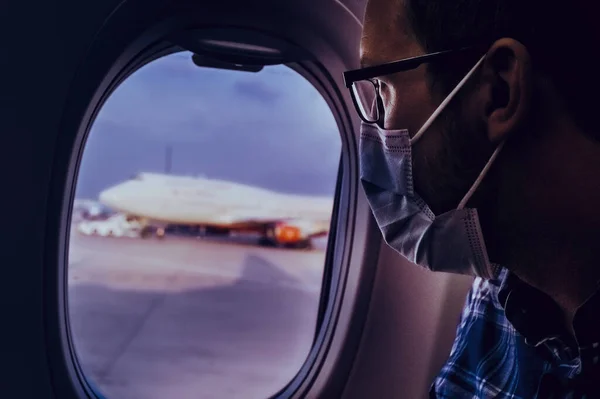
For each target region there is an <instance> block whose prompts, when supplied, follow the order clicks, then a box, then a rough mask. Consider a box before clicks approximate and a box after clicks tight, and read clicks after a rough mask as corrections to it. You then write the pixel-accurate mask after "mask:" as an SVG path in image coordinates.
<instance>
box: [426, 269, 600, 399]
mask: <svg viewBox="0 0 600 399" xmlns="http://www.w3.org/2000/svg"><path fill="white" fill-rule="evenodd" d="M599 311H600V291H597V292H596V294H594V295H593V296H592V297H591V298H590V299H589V300H588V301H586V303H585V304H584V305H582V306H581V307H580V308H579V309H578V310H577V312H576V314H575V318H574V321H573V328H574V331H575V335H576V341H575V340H573V339H572V338H568V337H569V336H570V335H569V334H567V333H566V330H565V328H564V326H563V324H562V322H561V316H560V311H559V309H558V306H557V305H556V304H555V303H554V302H553V301H552V300H551V299H550V298H549V297H548V296H546V295H545V294H543V293H542V292H540V291H538V290H536V289H535V288H533V287H531V286H529V285H527V284H525V283H524V282H522V281H521V280H519V279H518V278H517V277H516V276H515V275H514V274H512V273H510V272H508V271H507V270H503V271H502V273H501V274H500V276H499V278H498V279H497V280H488V281H485V280H482V279H479V278H478V279H475V281H474V283H473V287H472V288H471V291H470V292H469V295H468V297H467V302H466V304H465V308H464V310H463V313H462V317H461V321H460V324H459V326H458V330H457V336H456V340H455V341H454V345H453V347H452V351H451V353H450V358H449V359H448V361H447V363H446V365H445V366H444V367H443V368H442V370H441V372H440V374H439V375H438V376H437V378H436V379H435V381H434V382H433V385H432V386H431V390H430V393H429V395H430V398H440V399H442V398H443V399H446V398H448V399H457V398H458V399H460V398H478V399H479V398H480V399H483V398H498V399H508V398H511V399H534V398H537V399H550V398H553V399H554V398H555V399H558V398H560V399H571V398H573V399H575V398H585V399H591V398H600V367H599V366H598V359H599V357H600V348H599V344H598V341H600V323H598V322H597V320H598V319H599V317H598V316H599V314H598V312H599Z"/></svg>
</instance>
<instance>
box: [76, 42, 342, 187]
mask: <svg viewBox="0 0 600 399" xmlns="http://www.w3.org/2000/svg"><path fill="white" fill-rule="evenodd" d="M168 147H171V148H172V166H171V173H172V174H175V175H187V176H196V175H203V176H206V177H209V178H216V179H223V180H229V181H234V182H240V183H245V184H252V185H256V186H259V187H264V188H268V189H272V190H275V191H280V192H285V193H295V194H309V195H333V192H334V187H335V181H336V178H337V169H338V164H339V159H340V153H341V140H340V135H339V131H338V128H337V125H336V123H335V120H334V118H333V115H332V113H331V111H330V109H329V107H328V105H327V104H326V103H325V100H323V98H322V97H321V95H320V94H319V92H318V91H317V90H316V89H315V88H314V87H313V86H312V85H311V84H310V83H308V82H307V81H306V80H305V79H304V78H303V77H302V76H300V75H298V74H297V73H296V72H294V71H293V70H291V69H289V68H288V67H285V66H282V65H281V66H280V65H278V66H270V67H266V68H264V69H263V70H262V71H261V72H258V73H250V72H239V71H226V70H219V69H210V68H200V67H197V66H195V64H194V63H193V62H192V59H191V53H189V52H181V53H175V54H172V55H169V56H166V57H163V58H160V59H158V60H156V61H153V62H151V63H150V64H148V65H146V66H144V67H142V68H141V69H140V70H138V71H137V72H136V73H134V74H133V75H132V76H130V77H129V78H128V79H127V80H126V81H125V82H123V84H122V85H121V86H119V87H118V88H117V89H116V90H115V92H114V93H113V94H112V95H111V96H110V97H109V98H108V100H107V101H106V103H105V104H104V106H103V108H102V109H101V111H100V112H99V115H98V117H97V118H96V120H95V121H94V123H93V125H92V128H91V131H90V134H89V137H88V140H87V142H86V145H85V149H84V153H83V158H82V161H81V168H80V171H79V176H78V181H77V192H76V196H77V198H81V199H83V198H85V199H96V198H97V197H98V194H99V192H100V191H102V190H103V189H105V188H108V187H110V186H113V185H115V184H118V183H120V182H122V181H125V180H127V179H129V178H131V177H133V176H134V175H136V174H138V173H140V172H159V173H162V172H164V171H165V164H166V161H165V159H166V152H167V148H168Z"/></svg>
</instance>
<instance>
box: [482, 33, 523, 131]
mask: <svg viewBox="0 0 600 399" xmlns="http://www.w3.org/2000/svg"><path fill="white" fill-rule="evenodd" d="M482 79H483V84H482V85H481V86H480V90H481V91H480V93H479V96H478V97H479V99H480V100H481V102H480V106H479V107H478V112H480V117H481V118H483V119H484V120H485V122H486V125H487V128H488V138H489V140H490V141H491V142H493V143H497V142H500V141H503V140H504V139H506V137H507V136H508V135H509V134H511V133H512V132H513V131H515V130H517V129H518V127H519V125H521V124H522V123H523V121H524V120H525V118H526V117H527V113H528V111H529V108H530V103H531V91H532V72H531V58H530V55H529V51H528V50H527V48H526V47H525V46H524V45H523V44H521V43H520V42H518V41H516V40H514V39H509V38H503V39H500V40H497V41H496V42H495V43H494V44H493V45H492V46H491V47H490V49H489V50H488V53H487V54H486V57H485V60H484V62H483V65H482Z"/></svg>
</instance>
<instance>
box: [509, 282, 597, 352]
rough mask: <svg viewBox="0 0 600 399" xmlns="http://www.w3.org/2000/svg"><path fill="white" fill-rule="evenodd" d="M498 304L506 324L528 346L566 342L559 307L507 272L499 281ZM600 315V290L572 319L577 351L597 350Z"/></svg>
mask: <svg viewBox="0 0 600 399" xmlns="http://www.w3.org/2000/svg"><path fill="white" fill-rule="evenodd" d="M498 300H499V301H500V305H501V306H502V307H503V308H504V312H505V313H506V318H507V319H508V321H509V322H510V323H511V324H512V325H513V327H514V328H515V329H516V330H517V331H518V332H519V333H520V334H521V335H522V336H523V337H524V338H525V341H526V342H527V343H528V344H530V345H534V346H538V345H540V344H542V343H544V342H545V341H547V340H548V339H551V338H558V337H561V338H562V339H565V340H567V341H568V340H569V338H568V335H569V334H567V331H566V328H565V327H564V325H563V322H562V313H561V310H560V308H559V307H558V305H557V304H556V303H555V302H554V301H553V300H552V299H551V298H550V297H549V296H548V295H546V294H545V293H543V292H542V291H540V290H538V289H536V288H534V287H532V286H530V285H529V284H527V283H525V282H523V281H522V280H521V279H519V278H518V277H517V276H516V275H515V274H513V273H511V272H509V271H507V272H506V273H505V274H504V276H503V277H502V281H501V284H500V290H499V292H498ZM599 314H600V286H599V287H598V288H597V289H596V291H595V292H594V294H592V295H591V296H590V298H588V300H587V301H586V302H585V303H584V304H583V305H581V306H580V307H579V308H578V309H577V311H576V313H575V316H574V319H573V330H574V331H575V335H576V339H577V342H571V344H573V345H575V346H577V347H579V348H587V347H594V348H596V347H598V342H600V323H598V315H599Z"/></svg>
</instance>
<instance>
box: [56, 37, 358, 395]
mask: <svg viewBox="0 0 600 399" xmlns="http://www.w3.org/2000/svg"><path fill="white" fill-rule="evenodd" d="M136 45H137V48H138V51H137V52H136V53H135V55H134V56H132V53H131V52H130V53H129V54H128V55H129V57H125V58H129V61H125V62H122V64H121V67H119V66H117V67H115V66H113V67H112V71H113V74H112V75H110V76H108V77H105V78H104V80H103V84H102V85H101V87H100V88H98V89H97V90H96V94H95V96H94V97H93V98H92V100H91V102H90V103H89V104H87V105H86V110H85V114H84V115H83V117H82V118H80V119H79V123H78V127H77V129H76V130H77V132H78V133H77V137H76V139H75V141H74V142H71V143H70V145H68V146H66V147H64V148H62V151H67V152H68V153H67V154H63V158H68V159H70V161H69V163H68V165H66V166H67V170H66V171H65V172H66V173H65V175H66V180H65V181H64V182H63V184H66V186H65V189H66V191H63V192H62V195H61V197H60V202H61V203H62V212H61V215H60V220H59V221H58V224H59V226H58V227H59V234H58V237H57V241H58V258H57V260H56V261H57V270H56V274H57V275H56V277H57V278H58V285H56V284H53V283H52V281H56V280H53V279H52V278H50V279H48V281H47V282H46V284H45V291H46V293H45V295H46V296H47V297H50V298H53V297H55V298H57V299H58V301H57V302H55V301H53V300H50V301H47V303H45V311H44V314H45V323H46V325H47V326H48V331H47V341H48V343H49V345H48V348H49V349H48V352H49V358H50V359H51V360H50V362H51V364H54V365H55V366H52V367H51V368H52V369H53V370H54V371H53V373H55V374H61V375H62V374H65V375H64V376H63V377H66V378H67V380H65V378H62V379H61V380H60V381H61V383H59V384H57V390H59V391H60V392H65V394H66V395H68V397H79V398H84V397H86V398H90V399H92V398H102V396H100V393H99V392H96V391H97V390H96V389H94V388H93V384H91V383H90V381H88V379H87V378H86V377H85V374H84V371H83V370H82V368H81V365H80V364H79V361H78V358H77V355H76V353H75V348H74V345H73V341H72V332H71V327H70V321H69V311H68V301H69V298H68V290H67V288H68V281H67V278H68V262H67V258H68V248H69V236H68V234H67V231H68V226H70V224H71V217H72V206H73V200H74V188H75V185H76V181H77V177H78V175H79V173H78V172H79V167H80V164H81V158H82V155H83V151H84V147H85V143H86V141H87V136H88V134H89V132H90V129H91V126H92V124H93V122H94V121H95V119H96V116H97V114H98V112H99V111H100V109H101V108H102V106H103V105H104V103H105V102H106V100H107V99H108V98H109V97H110V95H111V94H112V93H113V92H114V90H115V89H116V88H117V87H118V86H119V85H120V84H121V83H122V82H123V81H125V80H126V79H127V78H128V77H129V76H131V75H132V74H133V73H135V71H137V70H138V69H139V68H141V67H143V66H144V65H146V64H147V63H149V62H152V61H154V60H156V59H157V58H160V57H162V56H165V55H168V54H171V53H174V52H177V51H181V50H183V49H181V48H178V47H176V46H173V45H172V44H170V43H165V42H162V41H161V42H155V43H154V44H151V45H147V46H140V44H139V43H136V44H135V45H132V47H134V48H135V47H136ZM129 50H131V49H129ZM122 58H123V57H122ZM122 61H124V60H122ZM286 65H287V66H288V67H291V69H293V70H295V71H296V72H298V73H300V74H301V75H302V76H303V77H304V78H305V79H307V80H308V81H309V83H311V84H313V86H314V87H315V88H316V89H317V91H319V93H320V94H321V96H322V97H323V99H324V100H325V101H326V102H327V104H328V105H329V107H330V110H331V112H332V114H333V116H334V118H335V119H336V122H337V124H338V130H339V133H340V137H341V140H342V151H341V154H340V165H342V168H343V165H346V166H345V168H344V169H342V168H340V169H338V173H339V175H338V182H337V184H336V186H337V188H336V197H335V200H334V203H335V207H334V210H332V226H331V227H332V228H331V233H330V237H329V240H328V246H327V252H326V259H327V260H326V262H329V264H327V263H326V265H325V269H324V276H323V288H327V290H322V292H321V301H320V304H319V311H318V312H319V313H318V315H317V317H318V319H319V320H321V325H320V326H317V333H316V334H315V338H314V344H313V347H312V349H311V351H310V353H309V354H308V357H307V360H306V361H305V363H304V365H303V366H302V367H301V369H300V370H299V372H298V374H297V375H296V377H295V378H294V379H292V380H291V381H290V382H289V383H288V384H287V385H286V386H285V387H283V388H282V390H281V391H279V392H278V393H277V394H275V395H273V396H272V398H289V397H296V396H298V395H301V393H302V392H303V391H304V392H305V391H307V390H308V389H310V388H311V385H312V384H313V383H314V381H315V378H316V377H317V374H318V373H319V371H320V369H321V368H322V367H323V362H324V361H325V360H327V359H326V357H327V354H328V351H329V349H330V347H329V345H330V344H331V340H332V339H333V338H334V332H335V330H336V329H335V327H336V326H335V324H336V323H335V322H336V318H337V316H339V311H340V307H341V299H342V296H343V295H344V289H345V280H344V278H345V276H346V275H347V273H348V267H349V257H350V252H351V245H350V244H351V243H352V237H353V234H352V232H353V230H354V227H353V224H352V222H353V214H352V213H353V211H354V209H353V207H352V206H351V204H352V203H353V201H355V194H356V192H355V194H354V196H350V195H343V194H344V192H346V193H348V190H349V188H350V187H352V188H356V183H354V184H353V181H352V179H353V176H352V175H350V174H345V173H343V170H346V171H352V170H354V171H355V169H356V165H355V164H354V165H352V164H353V163H354V160H353V159H352V158H353V157H352V156H351V155H350V154H351V153H352V151H353V150H354V149H355V143H354V142H353V140H352V135H351V134H350V133H349V132H350V131H351V130H349V129H348V127H349V126H352V121H351V119H352V118H351V117H350V114H349V110H348V108H347V107H346V102H345V101H344V100H343V95H342V94H341V92H340V90H339V86H338V85H337V84H336V82H335V79H333V77H332V76H331V75H330V74H329V73H328V71H327V70H325V68H324V67H323V66H322V65H321V64H319V63H317V62H314V61H307V62H300V63H297V64H295V65H288V64H286ZM57 158H60V157H57ZM65 175H63V176H62V178H63V179H65ZM354 177H355V176H354ZM354 182H356V180H355V181H354ZM333 212H335V213H333ZM49 242H50V243H51V242H53V241H52V240H49ZM47 245H51V244H47ZM53 252H56V249H51V248H47V251H46V253H49V254H52V253H53ZM56 261H55V262H56ZM328 272H329V273H328ZM328 277H329V278H328ZM49 315H58V317H52V316H49ZM52 342H54V343H60V345H51V343H52ZM73 395H75V396H73Z"/></svg>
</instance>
